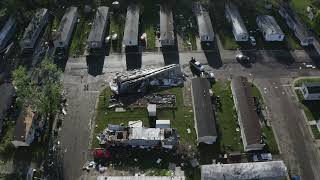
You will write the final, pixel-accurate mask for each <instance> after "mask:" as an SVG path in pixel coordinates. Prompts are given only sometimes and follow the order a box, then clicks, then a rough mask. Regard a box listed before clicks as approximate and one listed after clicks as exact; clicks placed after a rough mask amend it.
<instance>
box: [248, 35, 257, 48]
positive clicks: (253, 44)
mask: <svg viewBox="0 0 320 180" xmlns="http://www.w3.org/2000/svg"><path fill="white" fill-rule="evenodd" d="M249 40H250V43H251V45H252V46H256V45H257V42H256V39H255V38H254V37H253V36H249Z"/></svg>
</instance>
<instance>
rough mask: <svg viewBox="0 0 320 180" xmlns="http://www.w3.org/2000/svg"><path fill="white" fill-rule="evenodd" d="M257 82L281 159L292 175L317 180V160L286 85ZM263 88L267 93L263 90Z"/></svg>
mask: <svg viewBox="0 0 320 180" xmlns="http://www.w3.org/2000/svg"><path fill="white" fill-rule="evenodd" d="M291 80H292V79H277V78H273V79H257V80H256V81H255V82H256V83H257V84H258V86H259V87H260V90H261V91H262V92H264V91H265V93H264V98H265V102H266V104H267V107H268V109H269V110H270V112H271V120H272V121H271V125H272V127H273V129H274V131H275V134H276V136H277V138H278V142H279V146H280V150H281V155H282V158H283V160H284V161H285V162H286V164H287V166H288V168H289V169H290V171H291V173H292V174H293V175H301V176H302V178H303V179H306V180H307V179H311V180H312V179H315V180H318V179H320V172H319V167H320V157H319V150H317V149H316V147H315V144H314V142H313V139H312V137H311V135H310V133H309V130H308V127H307V125H306V123H305V120H304V117H303V115H302V113H301V109H299V107H298V102H296V100H295V98H294V96H293V92H292V89H291V87H290V86H287V84H288V81H291ZM264 88H266V90H264Z"/></svg>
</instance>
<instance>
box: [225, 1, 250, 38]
mask: <svg viewBox="0 0 320 180" xmlns="http://www.w3.org/2000/svg"><path fill="white" fill-rule="evenodd" d="M225 13H226V18H227V20H228V21H229V22H230V23H231V24H232V32H233V35H234V38H235V40H236V41H248V40H249V33H248V31H247V28H246V26H245V25H244V22H243V20H242V18H241V16H240V13H239V11H238V8H237V7H236V6H235V5H234V4H233V3H231V2H229V3H226V5H225Z"/></svg>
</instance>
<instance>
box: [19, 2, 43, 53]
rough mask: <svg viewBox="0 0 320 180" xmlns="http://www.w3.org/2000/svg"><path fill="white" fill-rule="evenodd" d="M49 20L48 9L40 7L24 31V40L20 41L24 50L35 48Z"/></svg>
mask: <svg viewBox="0 0 320 180" xmlns="http://www.w3.org/2000/svg"><path fill="white" fill-rule="evenodd" d="M48 20H49V12H48V9H45V8H41V9H38V10H37V12H36V13H35V15H34V16H33V18H32V20H31V22H30V23H29V25H28V27H27V28H26V30H25V31H24V34H23V37H22V40H21V41H20V46H21V49H22V50H23V51H24V50H33V49H34V47H35V44H36V42H37V40H38V38H39V35H40V33H41V32H42V30H43V29H44V28H45V26H46V25H47V23H48Z"/></svg>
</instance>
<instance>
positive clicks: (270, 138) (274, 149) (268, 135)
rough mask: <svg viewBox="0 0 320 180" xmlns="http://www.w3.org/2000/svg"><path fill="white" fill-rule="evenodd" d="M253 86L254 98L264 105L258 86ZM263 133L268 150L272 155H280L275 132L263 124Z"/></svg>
mask: <svg viewBox="0 0 320 180" xmlns="http://www.w3.org/2000/svg"><path fill="white" fill-rule="evenodd" d="M251 85H252V96H253V97H257V98H258V99H259V102H260V104H261V105H262V104H264V101H263V97H262V94H261V92H260V90H259V89H258V87H257V86H255V85H254V84H251ZM262 133H263V135H264V137H265V140H266V144H267V149H268V150H269V152H270V153H272V154H279V149H278V144H277V142H276V140H275V137H274V134H273V131H272V128H271V127H268V126H267V125H266V124H262Z"/></svg>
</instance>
